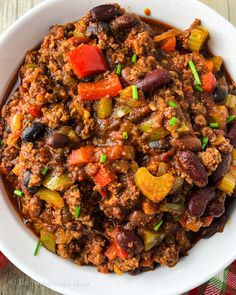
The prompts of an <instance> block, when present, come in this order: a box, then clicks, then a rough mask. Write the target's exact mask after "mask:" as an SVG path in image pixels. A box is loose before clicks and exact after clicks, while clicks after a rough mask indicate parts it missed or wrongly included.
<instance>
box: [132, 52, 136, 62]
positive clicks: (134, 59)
mask: <svg viewBox="0 0 236 295" xmlns="http://www.w3.org/2000/svg"><path fill="white" fill-rule="evenodd" d="M136 62H137V55H136V54H134V55H133V56H132V63H133V64H135V63H136Z"/></svg>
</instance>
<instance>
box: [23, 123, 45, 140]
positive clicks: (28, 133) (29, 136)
mask: <svg viewBox="0 0 236 295" xmlns="http://www.w3.org/2000/svg"><path fill="white" fill-rule="evenodd" d="M45 129H46V127H45V125H44V124H43V123H39V122H33V124H32V125H31V126H30V127H27V128H25V129H24V130H23V132H22V134H21V139H22V140H23V141H29V142H33V141H35V140H37V139H38V138H40V137H41V136H43V134H44V133H45Z"/></svg>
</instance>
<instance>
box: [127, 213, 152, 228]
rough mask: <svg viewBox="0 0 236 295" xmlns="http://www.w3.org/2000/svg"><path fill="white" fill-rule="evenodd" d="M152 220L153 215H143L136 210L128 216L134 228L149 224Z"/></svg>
mask: <svg viewBox="0 0 236 295" xmlns="http://www.w3.org/2000/svg"><path fill="white" fill-rule="evenodd" d="M152 218H153V215H148V214H145V213H144V212H143V211H141V210H136V211H134V212H133V213H131V214H130V216H129V220H130V222H131V223H132V224H134V225H136V226H143V225H145V224H146V223H148V222H150V221H151V220H152Z"/></svg>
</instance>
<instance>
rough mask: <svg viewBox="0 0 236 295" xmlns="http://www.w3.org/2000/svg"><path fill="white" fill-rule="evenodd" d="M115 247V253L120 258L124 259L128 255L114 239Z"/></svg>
mask: <svg viewBox="0 0 236 295" xmlns="http://www.w3.org/2000/svg"><path fill="white" fill-rule="evenodd" d="M114 244H115V248H116V254H117V256H119V257H120V258H121V259H123V260H125V259H126V258H127V256H128V253H127V252H126V251H125V250H122V249H121V248H120V247H119V245H118V244H117V241H116V239H115V241H114Z"/></svg>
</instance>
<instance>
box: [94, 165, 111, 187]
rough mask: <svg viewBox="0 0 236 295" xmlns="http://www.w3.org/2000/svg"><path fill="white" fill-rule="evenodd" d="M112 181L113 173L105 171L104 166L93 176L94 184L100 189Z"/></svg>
mask: <svg viewBox="0 0 236 295" xmlns="http://www.w3.org/2000/svg"><path fill="white" fill-rule="evenodd" d="M113 179H114V175H113V173H111V171H109V170H108V169H106V168H105V167H104V166H101V167H100V169H99V171H98V173H97V174H96V175H95V176H94V178H93V180H94V182H95V183H96V184H98V185H100V186H101V187H104V186H107V185H108V184H109V183H111V182H112V180H113Z"/></svg>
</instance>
